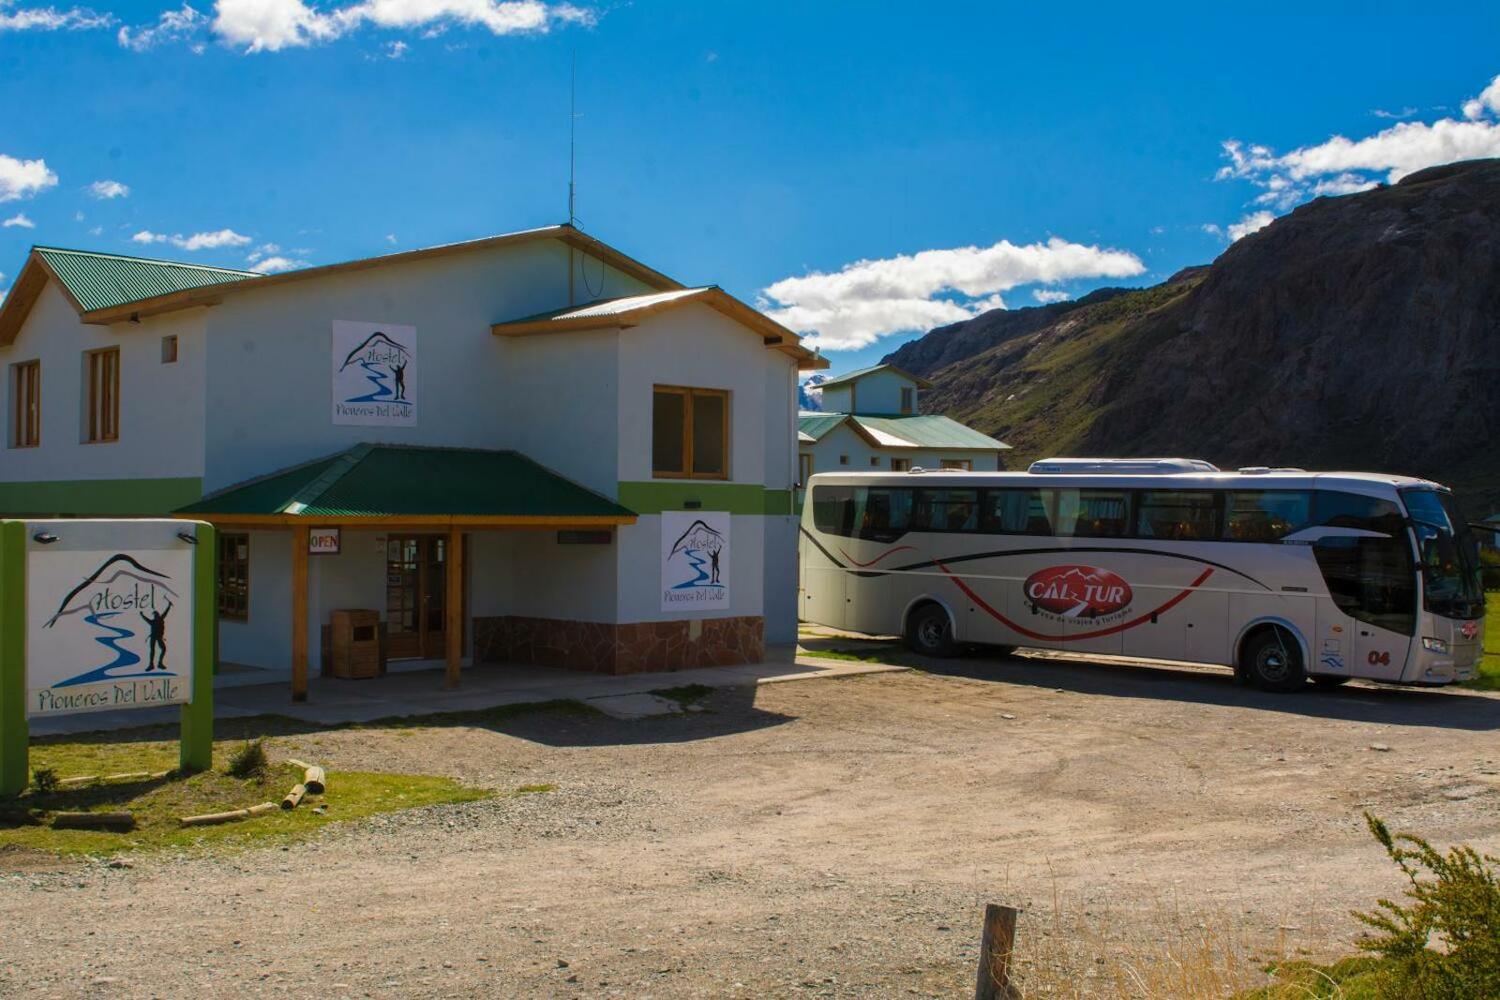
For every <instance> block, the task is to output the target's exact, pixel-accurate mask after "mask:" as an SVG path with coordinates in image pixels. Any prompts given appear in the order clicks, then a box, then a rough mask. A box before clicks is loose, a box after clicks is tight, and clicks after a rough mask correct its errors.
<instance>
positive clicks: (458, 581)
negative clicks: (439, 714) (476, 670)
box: [443, 528, 464, 688]
mask: <svg viewBox="0 0 1500 1000" xmlns="http://www.w3.org/2000/svg"><path fill="white" fill-rule="evenodd" d="M445 568H446V570H447V573H448V580H447V585H446V586H445V587H444V588H443V602H444V608H443V612H444V617H445V618H446V621H444V622H443V637H444V640H445V641H444V645H445V646H446V647H447V648H446V650H445V653H446V660H447V663H446V665H445V666H446V670H445V680H446V683H447V686H448V687H450V688H456V687H458V674H459V669H460V667H461V666H462V663H461V661H462V660H463V655H464V536H463V532H461V531H459V530H458V529H457V528H450V529H449V530H448V552H447V560H446V562H445Z"/></svg>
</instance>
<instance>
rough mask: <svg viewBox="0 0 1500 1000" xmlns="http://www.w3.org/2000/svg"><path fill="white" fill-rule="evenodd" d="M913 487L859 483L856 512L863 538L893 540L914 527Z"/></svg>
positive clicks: (856, 493) (881, 540)
mask: <svg viewBox="0 0 1500 1000" xmlns="http://www.w3.org/2000/svg"><path fill="white" fill-rule="evenodd" d="M911 508H912V491H911V490H910V489H905V488H903V487H899V486H898V487H883V486H874V487H870V488H868V489H867V488H865V487H863V486H861V487H858V488H857V489H856V490H855V512H856V513H855V516H856V518H857V519H858V524H859V530H858V531H857V532H856V534H858V536H859V537H860V538H866V539H870V540H872V541H877V542H893V541H895V540H896V539H898V538H900V537H901V536H902V535H904V534H906V532H907V531H908V530H909V529H910V527H911Z"/></svg>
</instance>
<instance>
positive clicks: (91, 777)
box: [57, 771, 172, 788]
mask: <svg viewBox="0 0 1500 1000" xmlns="http://www.w3.org/2000/svg"><path fill="white" fill-rule="evenodd" d="M171 773H172V772H171V771H124V772H122V773H120V774H106V775H104V776H103V777H100V776H99V775H97V774H84V775H80V776H78V777H76V778H63V779H62V780H61V781H59V782H58V783H57V784H58V787H60V788H74V787H77V786H78V785H92V784H95V783H97V782H101V781H159V780H160V779H162V778H165V777H166V776H167V775H169V774H171Z"/></svg>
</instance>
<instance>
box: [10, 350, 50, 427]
mask: <svg viewBox="0 0 1500 1000" xmlns="http://www.w3.org/2000/svg"><path fill="white" fill-rule="evenodd" d="M10 373H11V374H10V399H11V414H10V445H11V447H12V448H35V447H36V446H37V445H39V444H41V443H42V363H41V362H40V361H23V362H21V363H20V364H18V365H11V366H10Z"/></svg>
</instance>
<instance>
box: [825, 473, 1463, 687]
mask: <svg viewBox="0 0 1500 1000" xmlns="http://www.w3.org/2000/svg"><path fill="white" fill-rule="evenodd" d="M801 536H802V537H801V547H800V563H801V577H800V584H799V589H800V593H799V599H800V613H801V617H802V618H803V620H805V621H809V622H813V623H815V624H819V625H827V626H830V627H833V628H841V629H848V630H850V631H854V632H864V633H870V634H879V635H886V634H892V633H895V634H899V635H902V636H904V637H905V638H906V641H907V642H908V643H909V644H910V645H911V647H912V648H913V649H915V650H916V651H917V652H919V653H923V654H926V655H930V656H947V655H952V654H953V653H955V652H957V651H958V650H959V649H960V648H962V647H963V646H965V645H991V646H999V647H1015V646H1031V647H1039V648H1045V649H1059V650H1070V651H1074V652H1084V653H1106V654H1111V655H1116V656H1128V657H1137V658H1143V659H1160V660H1181V661H1187V662H1196V663H1214V664H1221V665H1224V666H1228V667H1232V668H1233V669H1234V670H1235V672H1236V674H1237V675H1238V676H1239V677H1241V678H1242V679H1243V680H1245V681H1247V682H1248V683H1251V684H1253V685H1255V686H1257V687H1259V688H1262V689H1265V690H1271V691H1294V690H1298V689H1300V688H1302V687H1304V686H1305V685H1306V683H1307V682H1308V681H1309V680H1311V681H1312V682H1314V683H1316V684H1328V685H1332V684H1341V683H1343V682H1345V681H1347V680H1349V679H1350V678H1352V677H1363V678H1367V679H1370V680H1375V681H1385V682H1388V683H1393V684H1448V683H1451V682H1453V681H1460V680H1467V679H1469V678H1471V677H1473V676H1474V671H1475V669H1476V666H1477V664H1478V663H1479V660H1480V657H1481V655H1482V650H1481V645H1480V637H1481V636H1482V635H1483V634H1484V628H1483V615H1484V593H1483V590H1482V587H1481V584H1480V572H1479V554H1478V546H1477V543H1476V541H1475V539H1474V535H1473V533H1472V532H1471V531H1470V529H1469V527H1468V525H1467V524H1466V522H1465V521H1464V518H1463V516H1462V514H1461V513H1460V510H1459V507H1458V503H1457V501H1456V500H1455V499H1454V496H1453V494H1452V492H1451V491H1450V490H1448V489H1447V488H1446V487H1443V486H1440V485H1438V484H1436V483H1431V482H1427V481H1425V480H1421V479H1411V478H1407V477H1403V476H1387V475H1378V474H1374V473H1361V472H1348V473H1343V472H1340V473H1313V472H1304V471H1302V470H1300V469H1264V468H1256V469H1240V470H1239V471H1238V472H1221V471H1219V470H1218V469H1216V468H1215V467H1214V466H1212V465H1210V464H1208V463H1207V462H1202V461H1197V460H1193V459H1113V460H1111V459H1049V460H1047V461H1042V462H1037V463H1035V464H1034V465H1032V466H1031V468H1030V469H1029V470H1028V471H1027V472H1019V473H1018V472H988V473H982V472H957V471H946V470H944V471H934V472H928V471H923V470H920V469H914V470H912V471H911V472H909V473H906V474H901V475H891V474H884V475H882V474H880V473H846V474H838V473H826V474H819V475H815V476H813V477H811V479H810V480H809V483H808V491H807V500H806V503H805V504H804V508H803V511H802V528H801Z"/></svg>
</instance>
